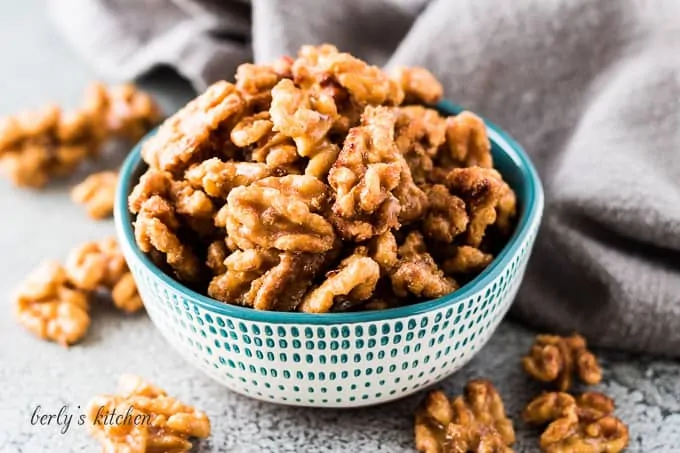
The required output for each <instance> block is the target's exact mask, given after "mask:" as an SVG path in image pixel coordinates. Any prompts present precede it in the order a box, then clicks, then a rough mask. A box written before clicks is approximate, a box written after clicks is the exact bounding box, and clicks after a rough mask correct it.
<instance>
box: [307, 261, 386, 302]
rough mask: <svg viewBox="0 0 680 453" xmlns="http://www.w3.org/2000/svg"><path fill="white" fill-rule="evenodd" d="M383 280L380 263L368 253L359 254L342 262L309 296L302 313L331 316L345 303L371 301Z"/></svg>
mask: <svg viewBox="0 0 680 453" xmlns="http://www.w3.org/2000/svg"><path fill="white" fill-rule="evenodd" d="M379 278H380V266H379V265H378V263H376V262H375V261H373V260H372V259H371V258H369V257H367V256H365V254H364V253H361V252H355V253H353V254H352V255H350V256H349V257H347V258H345V259H344V260H342V262H340V266H339V267H338V269H336V270H333V271H330V272H328V273H327V274H326V280H324V282H323V283H321V284H320V285H319V286H318V287H316V288H314V289H313V290H311V291H310V292H309V293H308V294H307V295H306V296H305V298H304V300H303V301H302V304H301V305H300V311H303V312H307V313H327V312H329V311H331V308H333V305H334V304H335V303H338V302H340V301H341V300H342V301H345V300H346V301H349V302H351V303H358V302H363V301H365V300H366V299H368V298H369V297H371V295H372V294H373V291H374V290H375V285H376V284H377V283H378V279H379Z"/></svg>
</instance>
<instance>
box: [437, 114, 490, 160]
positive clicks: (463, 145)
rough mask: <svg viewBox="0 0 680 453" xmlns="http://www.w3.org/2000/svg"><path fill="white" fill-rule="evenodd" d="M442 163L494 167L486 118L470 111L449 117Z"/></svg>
mask: <svg viewBox="0 0 680 453" xmlns="http://www.w3.org/2000/svg"><path fill="white" fill-rule="evenodd" d="M441 163H442V164H444V166H448V167H451V166H454V167H483V168H491V167H493V159H492V157H491V143H490V142H489V137H488V136H487V134H486V125H485V124H484V120H482V119H481V118H480V117H478V116H477V115H475V114H474V113H472V112H469V111H464V112H461V113H460V114H458V115H456V116H450V117H448V118H447V119H446V146H445V147H444V150H443V152H442V154H441Z"/></svg>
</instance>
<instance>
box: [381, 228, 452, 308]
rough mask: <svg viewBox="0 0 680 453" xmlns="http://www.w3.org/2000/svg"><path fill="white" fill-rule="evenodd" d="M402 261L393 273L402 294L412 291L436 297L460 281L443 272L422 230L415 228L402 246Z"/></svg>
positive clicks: (393, 285)
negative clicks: (429, 251) (430, 250)
mask: <svg viewBox="0 0 680 453" xmlns="http://www.w3.org/2000/svg"><path fill="white" fill-rule="evenodd" d="M398 256H399V262H398V264H397V265H396V266H395V268H394V269H393V271H392V274H391V276H390V277H391V280H392V288H393V289H394V293H395V294H396V295H397V296H400V297H406V296H407V295H408V294H413V295H415V296H418V297H427V298H436V297H441V296H443V295H445V294H448V293H450V292H453V291H454V290H456V289H457V288H458V285H457V283H456V282H455V280H453V279H452V278H450V277H447V276H445V275H444V272H442V270H441V269H439V267H438V266H437V263H435V261H434V259H433V258H432V256H431V255H430V254H429V253H427V248H426V246H425V241H424V240H423V236H422V234H420V233H419V232H416V231H413V232H411V233H409V234H408V236H407V237H406V240H405V241H404V244H402V245H401V246H400V247H399V252H398Z"/></svg>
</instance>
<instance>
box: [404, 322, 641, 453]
mask: <svg viewBox="0 0 680 453" xmlns="http://www.w3.org/2000/svg"><path fill="white" fill-rule="evenodd" d="M522 365H523V367H524V370H525V371H526V372H527V374H528V375H529V376H531V377H533V378H535V379H538V380H540V381H543V382H548V383H552V384H555V385H556V386H557V387H558V389H559V390H560V391H557V392H555V391H551V392H544V393H542V394H541V395H539V396H537V397H535V398H534V399H532V400H531V401H530V402H529V403H528V404H527V406H526V407H525V408H524V410H523V411H522V418H523V419H524V422H525V423H527V424H530V425H534V426H538V427H541V428H543V430H544V431H543V433H542V434H541V435H540V438H539V446H540V448H541V451H544V452H546V453H619V452H621V451H623V450H624V449H625V448H626V446H627V445H628V441H629V433H628V427H627V426H626V425H625V424H624V423H623V422H622V421H621V420H620V419H619V418H617V417H615V416H614V415H613V413H614V400H612V399H611V398H609V397H608V396H606V395H604V394H602V393H597V392H585V393H582V394H580V395H577V396H573V395H571V394H570V393H567V391H568V390H570V388H571V384H572V382H573V375H574V374H577V375H578V376H579V377H580V378H581V380H582V381H583V382H584V383H586V384H591V385H592V384H598V383H599V382H600V381H601V379H602V370H601V368H600V365H599V364H598V361H597V358H596V357H595V355H594V354H593V353H592V352H590V351H589V350H588V348H587V344H586V341H585V339H584V338H583V337H582V336H580V335H578V334H574V335H571V336H569V337H561V336H558V335H539V336H538V337H537V339H536V343H535V344H534V345H533V346H532V347H531V350H530V351H529V354H528V355H527V356H525V357H523V358H522ZM414 434H415V444H416V449H417V450H418V451H419V452H422V453H512V452H513V450H512V448H511V446H512V444H513V443H514V442H515V432H514V427H513V423H512V420H511V419H510V418H508V417H507V415H506V413H505V408H504V405H503V400H502V398H501V396H500V394H499V393H498V391H497V390H496V388H495V387H494V386H493V384H492V383H491V382H490V381H488V380H485V379H476V380H472V381H470V382H468V384H467V386H466V387H465V393H464V395H463V396H457V397H455V398H453V399H452V400H449V399H448V397H447V396H446V395H445V394H444V393H443V392H441V391H439V390H434V391H431V392H429V393H428V394H427V396H426V397H425V400H424V401H423V403H422V404H421V406H420V407H419V409H418V411H417V412H416V416H415V429H414Z"/></svg>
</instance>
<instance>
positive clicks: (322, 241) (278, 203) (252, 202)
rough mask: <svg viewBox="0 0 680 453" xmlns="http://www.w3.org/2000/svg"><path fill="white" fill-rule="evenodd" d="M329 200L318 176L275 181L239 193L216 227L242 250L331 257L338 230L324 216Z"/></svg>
mask: <svg viewBox="0 0 680 453" xmlns="http://www.w3.org/2000/svg"><path fill="white" fill-rule="evenodd" d="M326 199H327V190H326V185H325V184H323V183H322V182H321V181H319V180H318V179H316V178H314V177H312V176H306V175H289V176H283V177H278V178H277V177H269V178H265V179H261V180H259V181H256V182H254V183H253V184H251V185H249V186H245V187H243V186H242V187H237V188H235V189H233V190H232V191H231V193H229V197H228V199H227V204H226V205H225V206H224V207H222V209H220V211H219V212H218V213H217V216H216V218H215V224H216V225H217V226H218V227H226V229H227V233H228V235H229V238H230V239H231V240H232V241H234V243H235V244H236V245H237V246H238V247H240V248H242V249H248V248H254V247H262V248H276V249H279V250H285V251H291V252H313V253H320V252H325V251H327V250H330V249H331V248H332V247H333V243H334V241H335V232H334V231H333V227H332V226H331V224H330V223H328V221H327V220H326V219H324V218H323V216H322V215H320V214H318V213H319V212H322V211H323V209H324V207H325V205H326Z"/></svg>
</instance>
